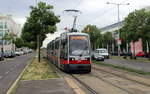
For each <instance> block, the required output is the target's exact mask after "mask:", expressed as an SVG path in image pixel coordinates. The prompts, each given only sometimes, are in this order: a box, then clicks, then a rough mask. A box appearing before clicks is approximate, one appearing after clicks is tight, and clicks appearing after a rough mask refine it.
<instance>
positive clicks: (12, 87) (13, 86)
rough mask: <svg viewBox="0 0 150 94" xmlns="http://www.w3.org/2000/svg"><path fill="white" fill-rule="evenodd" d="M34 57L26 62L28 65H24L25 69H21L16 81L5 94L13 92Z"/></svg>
mask: <svg viewBox="0 0 150 94" xmlns="http://www.w3.org/2000/svg"><path fill="white" fill-rule="evenodd" d="M34 58H35V56H33V57H32V59H31V60H30V61H29V62H28V64H27V65H26V67H25V68H24V69H23V71H22V72H21V73H20V74H19V76H18V77H17V79H16V80H15V81H14V83H13V84H12V85H11V87H10V88H9V89H8V90H7V92H6V94H12V93H13V90H14V89H15V88H16V86H17V84H18V83H19V82H20V78H21V76H22V75H23V73H24V72H25V70H26V69H27V68H28V66H29V65H30V64H31V62H32V61H33V60H34Z"/></svg>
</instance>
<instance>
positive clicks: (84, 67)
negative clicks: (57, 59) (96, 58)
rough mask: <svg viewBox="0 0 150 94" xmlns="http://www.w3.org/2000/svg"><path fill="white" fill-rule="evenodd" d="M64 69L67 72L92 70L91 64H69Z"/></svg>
mask: <svg viewBox="0 0 150 94" xmlns="http://www.w3.org/2000/svg"><path fill="white" fill-rule="evenodd" d="M64 69H65V70H66V71H74V70H79V71H90V70H91V64H67V65H65V66H64Z"/></svg>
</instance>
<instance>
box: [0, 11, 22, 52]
mask: <svg viewBox="0 0 150 94" xmlns="http://www.w3.org/2000/svg"><path fill="white" fill-rule="evenodd" d="M10 32H11V33H13V34H14V35H16V36H15V37H19V36H20V33H21V27H20V25H18V24H17V23H16V22H15V21H14V20H13V19H12V16H11V15H5V14H0V50H1V51H2V48H3V51H5V50H13V51H14V50H15V45H14V44H12V42H11V41H8V40H3V37H4V36H5V34H6V33H10Z"/></svg>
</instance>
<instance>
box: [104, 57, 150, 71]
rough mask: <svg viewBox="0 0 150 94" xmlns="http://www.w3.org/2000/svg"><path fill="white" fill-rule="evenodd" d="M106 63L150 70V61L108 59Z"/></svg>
mask: <svg viewBox="0 0 150 94" xmlns="http://www.w3.org/2000/svg"><path fill="white" fill-rule="evenodd" d="M104 63H106V64H113V65H117V66H122V67H127V68H132V69H136V70H141V71H144V72H150V63H148V62H138V61H131V60H126V59H124V60H123V59H121V60H120V59H106V60H105V61H104Z"/></svg>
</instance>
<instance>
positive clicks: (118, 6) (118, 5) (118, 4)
mask: <svg viewBox="0 0 150 94" xmlns="http://www.w3.org/2000/svg"><path fill="white" fill-rule="evenodd" d="M107 4H113V5H117V9H118V36H117V37H118V38H117V40H118V41H120V32H119V22H120V11H119V8H120V5H129V3H126V4H123V3H110V2H107ZM118 56H120V43H119V42H118Z"/></svg>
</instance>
